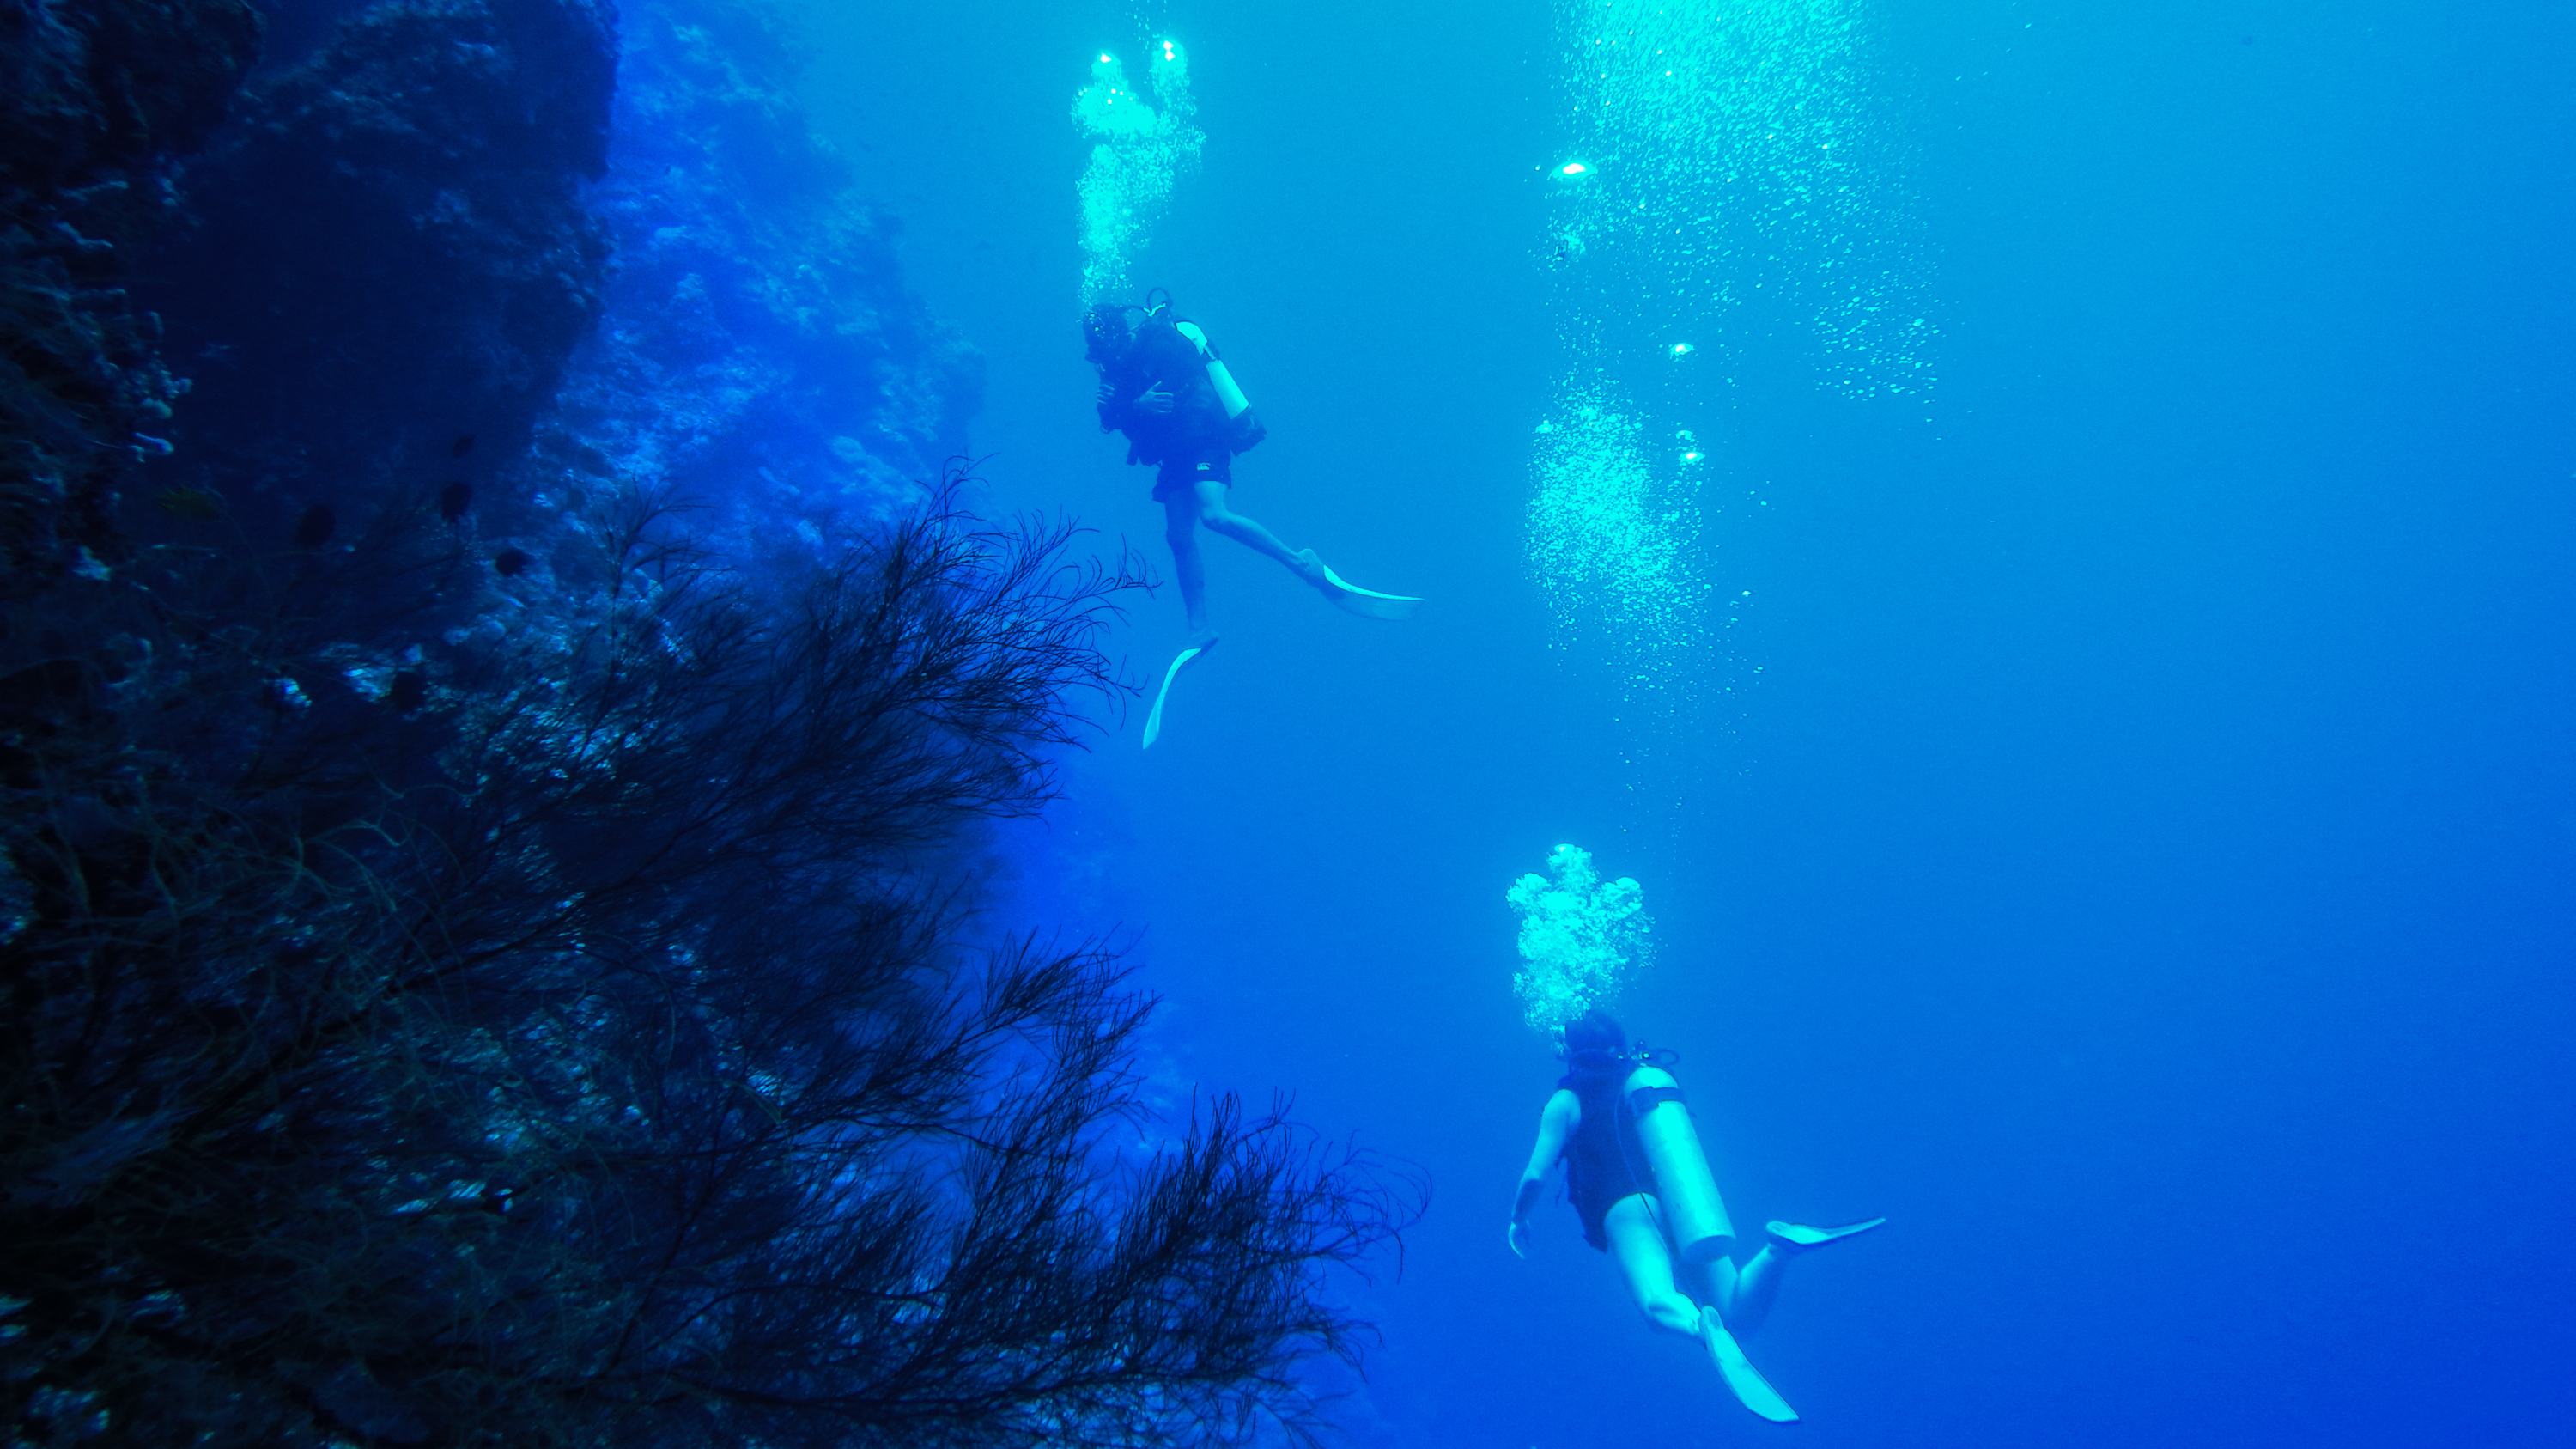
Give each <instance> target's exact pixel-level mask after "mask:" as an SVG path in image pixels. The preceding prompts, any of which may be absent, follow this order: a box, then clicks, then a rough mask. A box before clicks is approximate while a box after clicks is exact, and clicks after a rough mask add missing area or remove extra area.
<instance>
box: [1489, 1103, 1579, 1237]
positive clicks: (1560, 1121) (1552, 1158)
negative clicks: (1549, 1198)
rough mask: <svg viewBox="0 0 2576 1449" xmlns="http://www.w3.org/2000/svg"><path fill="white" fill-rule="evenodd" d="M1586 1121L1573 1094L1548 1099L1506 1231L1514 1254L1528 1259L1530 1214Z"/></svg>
mask: <svg viewBox="0 0 2576 1449" xmlns="http://www.w3.org/2000/svg"><path fill="white" fill-rule="evenodd" d="M1582 1121H1583V1099H1582V1098H1581V1097H1578V1096H1576V1095H1574V1093H1573V1092H1571V1091H1569V1090H1567V1089H1565V1088H1562V1087H1560V1088H1558V1089H1557V1093H1556V1095H1555V1096H1553V1097H1550V1098H1548V1099H1547V1108H1546V1110H1545V1111H1542V1112H1540V1113H1539V1114H1538V1141H1537V1142H1536V1143H1534V1144H1532V1145H1531V1147H1530V1160H1529V1166H1527V1167H1524V1168H1522V1169H1521V1187H1520V1192H1519V1194H1518V1195H1517V1196H1515V1197H1514V1198H1513V1199H1512V1225H1511V1226H1510V1227H1509V1228H1507V1229H1505V1230H1504V1233H1503V1238H1504V1241H1506V1242H1508V1243H1510V1244H1511V1245H1512V1251H1513V1252H1514V1253H1517V1254H1519V1255H1520V1256H1522V1257H1524V1258H1526V1257H1528V1256H1529V1254H1528V1252H1527V1251H1526V1250H1524V1249H1523V1248H1522V1246H1521V1233H1522V1231H1523V1230H1524V1229H1526V1228H1527V1227H1528V1226H1529V1215H1530V1210H1531V1209H1532V1208H1535V1207H1537V1206H1538V1199H1539V1194H1540V1193H1541V1192H1543V1191H1545V1190H1546V1188H1547V1175H1548V1173H1549V1172H1550V1171H1552V1170H1554V1168H1555V1167H1556V1160H1557V1159H1558V1158H1560V1157H1562V1156H1564V1155H1565V1142H1566V1139H1567V1138H1569V1137H1572V1136H1573V1135H1574V1129H1575V1128H1576V1127H1577V1126H1579V1125H1581V1124H1582Z"/></svg>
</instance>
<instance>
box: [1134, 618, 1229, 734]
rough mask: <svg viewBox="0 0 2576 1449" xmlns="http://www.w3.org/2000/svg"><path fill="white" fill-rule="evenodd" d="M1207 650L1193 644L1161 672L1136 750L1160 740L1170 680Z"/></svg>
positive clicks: (1211, 641)
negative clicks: (1159, 682)
mask: <svg viewBox="0 0 2576 1449" xmlns="http://www.w3.org/2000/svg"><path fill="white" fill-rule="evenodd" d="M1215 642H1216V641H1215V640H1213V639H1211V640H1209V641H1208V643H1209V644H1213V643H1215ZM1207 649H1208V645H1207V644H1193V645H1191V646H1190V647H1189V648H1187V649H1184V650H1182V651H1181V652H1180V653H1178V654H1175V655H1173V656H1172V667H1171V668H1169V669H1166V670H1164V671H1163V687H1162V688H1160V689H1158V690H1155V691H1154V707H1153V709H1151V710H1150V711H1148V712H1147V713H1146V715H1145V743H1144V744H1142V745H1140V746H1138V748H1140V749H1147V750H1150V749H1152V748H1153V747H1154V741H1156V740H1158V739H1160V738H1162V734H1163V701H1164V700H1166V699H1169V698H1171V695H1172V680H1173V679H1174V678H1175V677H1176V676H1178V675H1179V674H1180V672H1181V666H1182V665H1184V664H1187V663H1189V662H1190V661H1191V660H1193V659H1196V658H1198V657H1199V656H1200V655H1201V654H1204V653H1206V652H1207Z"/></svg>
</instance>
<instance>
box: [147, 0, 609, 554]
mask: <svg viewBox="0 0 2576 1449" xmlns="http://www.w3.org/2000/svg"><path fill="white" fill-rule="evenodd" d="M613 24H614V17H613V14H612V12H611V11H610V10H609V8H608V7H607V6H606V5H605V4H601V3H596V0H489V3H485V0H394V3H389V4H383V5H378V6H375V7H372V8H370V9H367V10H364V11H362V12H359V13H357V14H355V15H352V16H349V17H347V18H345V19H343V20H341V21H340V22H339V24H338V25H337V26H336V27H335V28H334V29H333V30H332V31H331V32H330V33H329V36H328V38H327V39H326V40H324V41H323V42H322V43H321V44H320V45H319V46H318V48H316V49H315V50H313V51H312V52H311V53H310V54H308V55H305V56H303V57H301V58H292V59H286V60H285V63H284V64H282V65H281V66H279V67H277V68H275V69H272V70H270V71H269V72H268V73H266V74H264V75H263V76H262V77H260V78H258V79H257V80H255V81H254V83H253V85H252V87H251V89H250V91H249V92H248V93H247V94H246V95H245V96H244V98H243V104H242V107H241V120H240V122H239V124H237V125H236V126H234V127H233V128H231V129H230V130H229V131H228V132H227V133H226V134H225V135H224V136H223V137H222V138H221V139H219V140H218V142H217V143H216V145H215V146H214V147H213V148H212V149H211V150H210V151H209V153H208V154H207V155H206V156H205V157H204V158H203V159H201V160H199V161H198V162H196V163H193V164H192V165H191V166H190V167H189V168H188V170H187V172H186V173H185V175H184V176H183V178H182V186H183V192H184V195H185V196H186V198H187V209H188V212H189V216H190V221H189V225H188V227H187V229H186V231H185V233H184V234H183V235H181V236H180V237H179V238H177V239H176V240H174V242H173V243H172V244H170V245H169V246H167V247H165V248H164V250H163V253H162V255H161V256H160V257H159V258H158V259H157V264H156V268H155V270H156V271H157V272H158V273H159V276H160V280H159V282H158V284H157V285H156V286H155V287H154V288H153V290H152V292H151V293H150V297H151V300H152V301H153V303H154V305H156V306H157V307H158V308H159V309H160V310H161V311H162V313H163V315H164V317H165V318H166V320H167V323H168V342H167V349H168V353H169V355H170V357H171V359H172V365H173V366H175V367H178V368H181V369H183V370H185V371H186V372H187V373H188V374H189V375H190V377H191V379H192V381H193V383H194V385H195V394H196V395H195V396H194V397H193V398H192V400H191V403H190V405H189V406H188V407H187V408H186V409H185V410H184V411H183V413H182V415H181V416H180V417H179V419H178V420H177V422H176V424H175V427H176V435H175V437H174V439H173V441H174V442H176V443H177V444H178V445H179V447H180V450H181V451H180V458H179V460H178V461H179V466H178V468H177V469H175V470H174V471H175V472H176V473H177V474H178V475H179V480H180V481H184V482H185V483H187V484H189V485H191V486H196V487H205V488H211V489H213V490H215V491H216V492H219V493H220V494H222V495H223V496H224V497H225V498H226V499H227V500H228V501H229V503H230V505H231V508H232V511H233V515H234V517H235V518H236V519H237V520H239V521H240V522H242V523H243V524H244V526H246V527H249V528H252V529H253V530H254V531H257V530H260V529H263V528H265V529H270V530H274V529H276V528H279V527H282V526H283V524H284V520H285V519H287V518H288V517H290V516H296V515H300V514H301V513H302V512H303V511H304V510H308V509H311V508H315V507H326V508H332V509H335V510H338V511H339V512H340V513H341V514H342V515H345V516H354V515H355V513H356V512H357V511H358V510H359V509H360V508H362V507H363V506H365V505H368V504H371V503H373V502H374V501H375V500H376V498H377V497H378V496H379V495H380V494H381V493H382V491H383V490H384V489H386V488H387V487H389V486H397V485H401V486H409V487H414V488H434V487H438V486H442V485H443V484H444V483H446V482H450V481H463V482H465V483H467V484H468V485H469V486H472V485H477V484H482V483H484V481H485V479H486V478H488V477H489V476H490V475H491V473H492V471H493V470H495V469H497V468H499V467H502V466H505V465H506V463H507V461H508V460H509V459H510V458H511V457H513V456H514V455H515V454H516V453H517V452H518V451H519V449H520V448H521V447H522V446H523V445H524V444H525V442H526V440H527V439H528V437H529V436H530V434H531V433H532V431H533V430H534V427H535V423H536V419H537V416H538V415H539V413H540V412H541V411H542V410H544V409H545V408H546V407H547V406H548V405H549V404H550V403H551V401H552V398H553V395H554V392H555V388H556V385H557V383H558V381H559V380H560V379H561V377H562V374H563V367H564V363H565V360H566V358H568V357H569V356H570V355H571V352H572V349H573V347H574V345H575V344H576V343H577V342H579V341H580V339H581V338H582V337H583V336H584V335H585V334H586V333H587V332H588V331H589V330H590V328H591V326H592V325H593V323H594V322H595V320H596V319H597V316H598V314H599V306H600V300H599V299H600V291H601V285H602V279H603V276H604V273H605V270H606V265H607V259H608V243H607V236H606V233H605V230H604V228H602V227H601V226H600V224H599V223H598V221H597V220H596V219H594V218H593V217H592V215H591V214H590V211H589V209H588V207H587V206H586V205H585V204H584V202H583V198H582V186H583V183H584V181H585V180H586V179H588V178H592V177H596V176H598V175H599V174H600V173H601V172H602V170H603V169H604V167H605V165H606V155H607V147H608V120H609V98H610V94H611V90H612V87H613V85H614V83H615V35H614V30H613ZM468 438H471V439H475V440H477V441H476V442H475V443H471V444H461V440H464V439H468ZM483 491H484V492H485V493H486V494H487V497H488V496H489V495H490V493H491V491H492V490H490V489H489V488H485V489H484V490H483Z"/></svg>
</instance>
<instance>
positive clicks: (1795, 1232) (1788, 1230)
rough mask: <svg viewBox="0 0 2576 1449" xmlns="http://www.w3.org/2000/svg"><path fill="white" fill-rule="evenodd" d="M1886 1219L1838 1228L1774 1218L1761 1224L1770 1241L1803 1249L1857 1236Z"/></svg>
mask: <svg viewBox="0 0 2576 1449" xmlns="http://www.w3.org/2000/svg"><path fill="white" fill-rule="evenodd" d="M1886 1221H1887V1219H1885V1218H1871V1219H1870V1220H1869V1221H1868V1222H1865V1223H1845V1224H1844V1225H1843V1226H1841V1227H1839V1228H1811V1227H1809V1226H1807V1225H1806V1224H1805V1223H1784V1222H1781V1221H1780V1220H1778V1219H1777V1218H1774V1219H1772V1220H1771V1221H1770V1222H1767V1223H1764V1224H1763V1225H1762V1226H1763V1227H1764V1228H1765V1229H1766V1230H1768V1231H1769V1232H1770V1234H1771V1241H1773V1242H1775V1243H1778V1244H1781V1245H1782V1246H1784V1247H1787V1248H1789V1249H1791V1250H1792V1251H1803V1250H1805V1249H1808V1248H1821V1247H1823V1246H1824V1245H1825V1244H1827V1243H1839V1242H1841V1241H1842V1240H1843V1239H1845V1238H1857V1237H1859V1236H1860V1235H1861V1234H1863V1233H1865V1232H1868V1231H1869V1230H1870V1229H1872V1228H1874V1227H1877V1226H1878V1225H1879V1224H1881V1223H1883V1222H1886Z"/></svg>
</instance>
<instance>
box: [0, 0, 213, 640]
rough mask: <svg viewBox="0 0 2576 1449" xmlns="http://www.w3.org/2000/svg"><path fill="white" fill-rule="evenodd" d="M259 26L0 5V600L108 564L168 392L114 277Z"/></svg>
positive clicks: (69, 4) (113, 9) (164, 14)
mask: <svg viewBox="0 0 2576 1449" xmlns="http://www.w3.org/2000/svg"><path fill="white" fill-rule="evenodd" d="M259 30H260V26H259V18H258V16H257V15H256V14H254V13H253V12H252V10H251V9H250V8H249V7H248V6H247V5H245V4H243V3H241V0H173V3H158V4H156V3H147V0H61V3H51V4H49V3H45V0H0V325H5V327H6V330H7V338H6V343H7V346H6V353H5V356H0V579H5V583H0V590H5V595H0V597H6V598H9V599H17V598H22V597H25V596H27V595H28V594H29V593H31V592H33V591H36V590H40V589H42V588H44V587H46V586H47V585H49V584H50V583H52V582H53V581H55V580H58V579H60V578H62V577H63V576H65V575H66V574H67V573H70V572H74V571H88V572H95V571H97V570H98V569H100V568H103V567H105V566H106V562H105V561H106V560H108V559H112V558H114V557H116V556H117V555H118V553H119V548H118V545H117V543H116V530H115V528H114V526H113V523H112V521H111V517H110V514H111V511H112V508H113V505H114V499H115V495H116V493H117V490H118V489H119V488H120V487H122V486H123V485H125V484H126V483H127V482H128V481H129V480H130V479H131V478H132V477H133V476H134V475H135V474H136V472H137V470H138V469H139V468H140V466H141V463H142V460H143V458H144V457H145V456H146V455H147V454H150V453H154V452H158V451H161V450H162V449H163V448H164V447H165V440H164V439H162V438H161V437H160V436H159V434H161V433H164V432H167V431H168V429H167V428H166V427H164V426H163V420H164V419H166V418H168V417H169V416H170V401H171V399H172V398H174V397H176V396H177V395H178V393H179V391H180V390H181V389H180V384H178V383H177V382H176V381H175V380H174V379H172V378H171V377H170V376H169V374H168V373H167V372H166V371H165V370H164V369H163V368H162V367H161V366H160V362H159V359H158V357H157V356H156V355H155V352H154V348H153V341H154V337H153V333H154V323H153V320H152V319H151V318H150V317H149V316H147V315H145V314H142V313H140V312H138V311H137V310H136V309H135V307H134V306H133V305H132V303H131V301H130V300H129V298H128V297H127V295H126V292H125V289H124V286H123V283H124V282H125V280H126V278H127V277H128V275H129V274H130V272H131V271H132V253H133V250H134V248H135V246H136V244H137V243H138V242H140V241H141V240H142V239H143V238H145V237H147V236H149V235H150V234H151V233H152V232H153V231H154V230H155V229H156V228H157V227H159V226H160V225H161V224H162V223H163V221H164V220H165V218H166V216H167V213H168V210H169V201H168V196H169V193H168V190H167V188H166V186H164V185H163V172H164V170H165V168H166V167H167V165H168V164H169V162H170V160H171V159H172V158H173V157H175V156H177V155H179V154H180V153H183V152H186V151H188V150H190V149H192V148H194V147H195V146H197V145H198V144H199V143H201V142H202V141H203V140H204V138H205V136H206V134H207V133H208V132H209V131H210V130H212V129H213V128H214V127H215V126H216V125H217V124H218V123H219V122H220V121H221V120H222V119H223V116H224V112H225V107H226V106H227V104H228V103H229V102H230V101H231V99H232V96H233V92H234V90H235V89H236V87H238V86H239V84H240V82H241V77H242V75H243V73H244V72H245V71H246V70H247V69H248V68H249V66H250V64H251V62H252V60H253V58H254V57H255V56H256V55H257V53H258V49H259Z"/></svg>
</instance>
